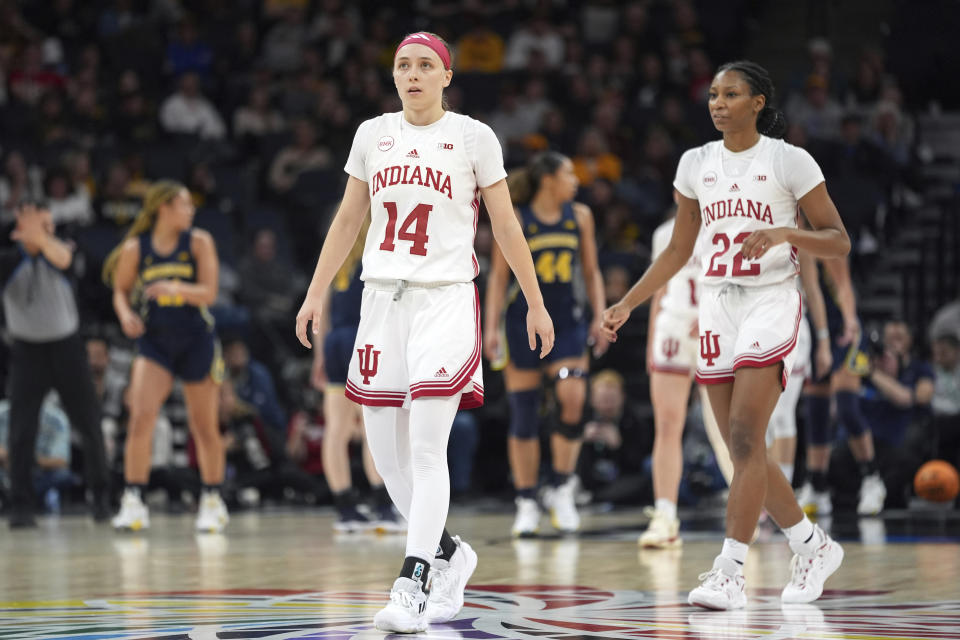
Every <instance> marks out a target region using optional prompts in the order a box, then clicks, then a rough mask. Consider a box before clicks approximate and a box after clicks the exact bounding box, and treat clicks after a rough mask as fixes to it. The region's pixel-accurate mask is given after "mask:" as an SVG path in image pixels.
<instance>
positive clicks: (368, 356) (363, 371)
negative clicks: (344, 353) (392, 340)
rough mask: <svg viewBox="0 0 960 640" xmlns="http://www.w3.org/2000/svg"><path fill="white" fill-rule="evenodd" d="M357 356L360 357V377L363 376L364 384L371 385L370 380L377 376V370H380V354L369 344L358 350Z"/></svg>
mask: <svg viewBox="0 0 960 640" xmlns="http://www.w3.org/2000/svg"><path fill="white" fill-rule="evenodd" d="M357 355H358V356H360V375H362V376H363V384H370V378H372V377H374V376H375V375H377V369H378V368H380V352H379V351H376V350H374V348H373V345H372V344H367V345H364V348H363V349H357Z"/></svg>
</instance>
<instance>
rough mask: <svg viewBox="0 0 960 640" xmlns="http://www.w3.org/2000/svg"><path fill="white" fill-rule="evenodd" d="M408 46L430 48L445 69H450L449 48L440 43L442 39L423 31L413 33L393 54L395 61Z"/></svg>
mask: <svg viewBox="0 0 960 640" xmlns="http://www.w3.org/2000/svg"><path fill="white" fill-rule="evenodd" d="M408 44H422V45H424V46H427V47H430V48H431V49H433V50H434V51H435V52H436V54H437V55H438V56H440V61H441V62H442V63H443V68H444V69H449V68H450V52H449V51H447V47H446V46H445V45H444V44H443V42H441V41H440V38H437V37H436V36H432V35H430V34H429V33H423V32H422V31H421V32H420V33H411V34H410V35H408V36H407V37H406V38H404V39H403V42H401V43H400V44H399V45H398V46H397V50H396V52H395V53H394V54H393V57H394V59H396V57H397V53H400V49H402V48H403V47H405V46H407V45H408Z"/></svg>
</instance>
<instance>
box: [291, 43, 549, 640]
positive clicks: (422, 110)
mask: <svg viewBox="0 0 960 640" xmlns="http://www.w3.org/2000/svg"><path fill="white" fill-rule="evenodd" d="M452 77H453V71H452V69H451V55H450V49H449V47H448V46H447V45H446V43H445V42H444V41H443V40H442V39H441V38H439V37H438V36H436V35H434V34H431V33H425V32H421V33H414V34H411V35H409V36H407V37H406V38H404V40H403V41H402V42H401V43H400V46H399V47H398V48H397V51H396V54H395V56H394V65H393V79H394V84H395V85H396V87H397V91H398V93H399V95H400V99H401V101H402V103H403V111H401V112H399V113H385V114H383V115H382V116H379V117H377V118H373V119H371V120H367V121H366V122H364V123H363V124H361V125H360V127H359V128H358V129H357V133H356V136H355V137H354V141H353V148H352V149H351V151H350V156H349V157H348V159H347V164H346V167H345V169H346V172H347V173H348V174H349V178H348V180H347V186H346V190H345V192H344V196H343V202H342V203H341V205H340V208H339V210H338V211H337V214H336V216H335V218H334V220H333V223H332V225H331V226H330V231H329V232H328V234H327V238H326V240H325V242H324V244H323V250H322V251H321V253H320V258H319V260H318V262H317V267H316V270H315V272H314V275H313V280H312V282H311V283H310V287H309V289H308V291H307V296H306V300H305V301H304V303H303V306H302V307H301V309H300V312H299V313H298V314H297V327H296V332H297V337H298V338H299V339H300V342H301V343H303V344H304V346H307V347H309V346H310V341H309V340H308V338H307V325H308V324H310V325H311V326H312V333H313V336H314V339H316V336H318V333H319V331H320V326H321V324H320V319H321V311H322V304H323V302H322V301H323V297H324V292H325V291H326V290H327V288H328V287H329V286H330V283H331V281H332V279H333V277H334V275H335V274H336V272H337V269H339V267H340V265H341V264H342V263H343V261H344V258H346V256H347V253H348V252H349V250H350V246H351V245H352V244H353V242H354V239H355V238H356V237H357V233H358V232H359V230H360V226H361V224H362V222H363V217H364V213H365V211H366V209H367V207H370V208H371V212H372V214H371V215H372V217H371V224H370V229H369V231H368V233H367V240H366V244H365V246H364V251H363V271H362V274H361V279H362V280H363V281H364V285H365V286H364V290H363V294H362V299H361V307H360V325H359V328H358V330H357V341H356V345H355V348H354V355H353V359H352V360H351V362H350V367H349V370H348V372H347V384H346V395H347V397H349V398H351V399H352V400H354V401H355V402H357V403H358V404H361V405H363V422H364V427H365V430H366V434H367V442H368V445H369V447H370V452H371V454H372V455H373V459H374V462H375V464H376V467H377V471H379V472H380V475H381V476H382V477H383V480H384V483H385V485H386V487H387V491H388V492H389V493H390V497H391V499H392V500H393V502H394V504H395V505H396V507H397V509H398V510H399V511H400V513H401V514H402V515H403V516H404V517H405V518H406V519H407V521H408V523H409V524H408V527H409V529H408V535H407V548H406V558H405V559H404V562H403V567H402V569H401V572H400V577H399V578H397V580H396V581H395V582H394V584H393V589H392V590H391V592H390V602H389V603H388V604H387V606H386V607H385V608H384V609H382V610H381V611H380V612H378V613H377V614H376V616H375V617H374V624H375V625H376V626H377V627H378V628H379V629H382V630H384V631H388V632H389V631H395V632H401V633H415V632H418V631H423V630H425V629H426V628H427V624H428V622H446V621H447V620H450V619H451V618H453V617H454V616H456V615H457V613H459V611H460V608H461V607H462V606H463V590H464V587H465V586H466V583H467V580H468V579H469V577H470V575H471V574H472V573H473V570H474V568H475V567H476V564H477V555H476V553H475V552H474V551H473V550H472V549H471V548H470V545H468V544H467V543H466V542H463V541H461V540H459V539H458V538H451V536H450V535H449V534H448V533H447V532H446V529H444V523H445V521H446V518H447V510H448V507H449V502H450V480H449V475H448V471H447V453H446V452H447V439H448V437H449V435H450V428H451V426H452V424H453V418H454V416H455V415H456V412H457V410H458V408H471V407H477V406H480V405H481V404H482V403H483V382H482V379H481V370H480V351H481V336H480V308H479V303H478V300H477V291H476V287H475V286H474V285H473V283H472V282H471V281H472V280H473V279H474V278H475V277H476V275H477V272H478V264H477V259H476V256H475V255H474V253H473V240H474V233H475V232H476V225H477V216H478V215H479V206H480V203H479V197H480V195H481V194H482V195H483V199H484V202H485V203H486V205H487V211H488V212H489V214H490V220H491V223H492V227H493V233H494V236H495V237H496V239H497V242H498V243H499V245H500V248H501V250H502V251H503V255H504V257H505V258H506V259H507V262H508V263H509V264H510V267H511V268H512V269H513V271H514V273H515V274H516V277H517V280H518V282H519V283H520V287H521V288H522V290H523V294H524V296H525V297H526V299H527V301H528V302H529V308H530V310H529V313H528V314H527V337H528V340H529V346H530V349H531V350H533V349H535V348H536V343H537V338H538V337H539V339H540V344H541V349H540V355H541V357H543V356H546V354H547V353H549V352H550V349H551V348H552V346H553V325H552V323H551V321H550V316H549V315H548V313H547V311H546V308H545V307H544V304H543V297H542V296H541V295H540V290H539V287H538V286H537V277H536V273H535V272H534V268H533V260H532V259H531V257H530V251H529V250H528V249H527V244H526V242H525V240H524V237H523V231H522V230H521V229H520V225H519V224H518V222H517V219H516V217H515V216H514V213H513V206H512V204H511V203H510V193H509V190H508V189H507V184H506V181H505V179H504V178H505V177H506V172H505V171H504V169H503V154H502V152H501V149H500V145H499V143H498V142H497V138H496V136H495V135H494V133H493V131H491V130H490V128H489V127H487V126H486V125H484V124H482V123H480V122H478V121H476V120H473V119H471V118H468V117H466V116H462V115H458V114H455V113H452V112H450V111H447V110H445V109H444V106H443V89H444V87H447V86H448V85H449V84H450V80H451V79H452ZM431 584H432V589H431ZM428 595H429V600H428Z"/></svg>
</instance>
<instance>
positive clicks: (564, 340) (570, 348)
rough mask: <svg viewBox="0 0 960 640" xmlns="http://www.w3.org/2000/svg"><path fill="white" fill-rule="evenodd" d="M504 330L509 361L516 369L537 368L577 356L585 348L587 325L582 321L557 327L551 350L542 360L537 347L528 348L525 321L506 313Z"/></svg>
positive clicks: (583, 351) (580, 354)
mask: <svg viewBox="0 0 960 640" xmlns="http://www.w3.org/2000/svg"><path fill="white" fill-rule="evenodd" d="M506 331H507V353H508V354H509V356H510V363H511V364H512V365H513V366H514V367H516V368H517V369H539V368H540V367H542V366H543V365H545V364H549V363H551V362H556V361H557V360H564V359H566V358H579V357H580V356H582V355H583V354H584V353H585V352H586V350H587V325H586V324H584V323H578V324H573V325H568V326H566V327H561V328H558V329H557V330H556V334H555V336H554V342H553V350H552V351H551V352H550V353H549V354H547V357H546V358H544V359H543V360H541V359H540V351H539V349H538V350H537V351H531V350H530V343H529V342H528V341H527V325H526V322H519V321H516V320H511V319H510V316H509V315H508V316H507V326H506Z"/></svg>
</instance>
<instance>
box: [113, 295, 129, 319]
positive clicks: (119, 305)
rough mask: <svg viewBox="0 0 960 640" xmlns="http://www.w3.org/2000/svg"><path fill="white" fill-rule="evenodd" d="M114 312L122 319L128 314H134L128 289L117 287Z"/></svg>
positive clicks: (114, 296)
mask: <svg viewBox="0 0 960 640" xmlns="http://www.w3.org/2000/svg"><path fill="white" fill-rule="evenodd" d="M113 310H114V312H115V313H116V314H117V318H120V319H122V318H123V316H125V315H126V314H128V313H133V308H132V307H131V306H130V292H129V291H127V290H126V289H121V288H119V287H115V288H114V290H113Z"/></svg>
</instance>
